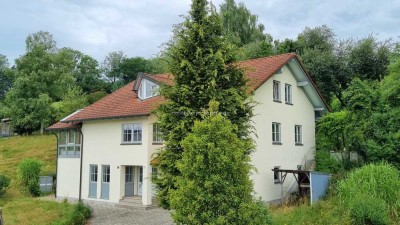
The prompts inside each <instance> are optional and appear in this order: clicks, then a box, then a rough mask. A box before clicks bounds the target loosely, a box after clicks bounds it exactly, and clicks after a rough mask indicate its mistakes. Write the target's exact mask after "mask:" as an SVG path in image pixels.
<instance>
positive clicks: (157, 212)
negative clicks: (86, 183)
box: [88, 204, 174, 225]
mask: <svg viewBox="0 0 400 225" xmlns="http://www.w3.org/2000/svg"><path fill="white" fill-rule="evenodd" d="M89 206H90V207H91V208H92V209H93V217H92V219H91V220H90V221H89V223H88V224H90V225H126V224H132V225H172V224H174V223H173V222H172V219H171V216H170V214H169V212H168V211H166V210H163V209H160V208H153V209H148V210H144V209H126V208H120V207H115V206H112V205H106V204H89Z"/></svg>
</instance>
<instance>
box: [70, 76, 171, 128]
mask: <svg viewBox="0 0 400 225" xmlns="http://www.w3.org/2000/svg"><path fill="white" fill-rule="evenodd" d="M133 85H134V81H133V82H131V83H129V84H127V85H125V86H124V87H122V88H120V89H118V90H116V91H115V92H113V93H112V94H110V95H107V96H106V97H104V98H102V99H100V100H99V101H97V102H95V103H93V104H92V105H90V106H87V107H86V108H84V109H83V110H82V111H80V112H78V113H76V114H75V115H72V116H70V117H68V118H67V119H65V122H73V121H84V120H94V119H112V118H123V117H133V116H144V115H149V114H150V113H151V111H152V110H154V109H155V108H156V107H157V106H158V104H159V103H161V102H163V101H164V98H163V97H160V96H156V97H152V98H149V99H146V100H144V101H142V100H140V99H139V98H138V97H137V94H136V93H135V92H134V91H132V88H133Z"/></svg>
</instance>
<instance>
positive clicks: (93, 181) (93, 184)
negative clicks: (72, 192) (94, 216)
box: [89, 165, 98, 198]
mask: <svg viewBox="0 0 400 225" xmlns="http://www.w3.org/2000/svg"><path fill="white" fill-rule="evenodd" d="M97 172H98V167H97V165H90V177H89V198H96V197H97Z"/></svg>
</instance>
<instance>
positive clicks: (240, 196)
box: [171, 102, 269, 224]
mask: <svg viewBox="0 0 400 225" xmlns="http://www.w3.org/2000/svg"><path fill="white" fill-rule="evenodd" d="M210 107H211V108H210V110H208V111H205V112H204V119H203V120H202V121H196V122H195V124H194V126H193V129H192V133H190V134H189V135H188V136H187V137H186V138H185V139H184V140H183V141H182V147H183V150H184V151H183V153H182V159H181V160H180V161H179V163H178V164H177V167H178V170H179V171H180V172H181V176H179V177H178V178H177V189H176V190H174V191H173V192H172V193H171V208H173V209H174V212H173V214H172V215H173V218H174V220H175V222H176V223H177V224H267V223H268V221H269V218H268V214H267V210H266V206H264V205H263V204H259V203H256V202H254V201H253V196H252V191H253V184H252V182H251V181H250V178H249V176H250V170H251V165H250V156H249V155H248V154H246V152H247V151H248V149H252V148H253V147H254V146H252V145H251V142H249V141H246V140H242V139H239V138H238V136H237V135H236V133H238V131H237V130H236V129H237V127H236V126H234V125H233V124H232V123H231V122H230V121H229V120H228V119H226V118H225V117H224V116H223V115H222V114H221V113H218V111H216V110H218V108H217V107H218V104H217V102H212V103H211V105H210Z"/></svg>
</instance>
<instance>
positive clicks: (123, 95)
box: [48, 53, 304, 129]
mask: <svg viewBox="0 0 400 225" xmlns="http://www.w3.org/2000/svg"><path fill="white" fill-rule="evenodd" d="M292 58H297V56H296V55H295V54H294V53H288V54H282V55H277V56H271V57H265V58H258V59H251V60H246V61H241V62H238V66H239V67H241V68H243V69H244V70H245V73H246V75H247V77H248V78H249V86H250V87H251V90H252V91H254V90H256V89H257V88H259V87H260V86H261V85H262V84H263V83H264V82H266V81H267V80H268V79H269V78H270V77H271V76H272V75H274V74H275V73H276V72H277V71H278V70H279V69H280V68H281V67H282V66H284V65H285V64H286V63H288V62H289V60H291V59H292ZM297 59H298V58H297ZM298 60H299V59H298ZM299 62H301V61H300V60H299ZM303 68H304V67H303ZM145 75H146V76H148V77H150V78H151V79H154V80H156V81H158V82H161V83H165V84H167V85H172V84H173V75H171V74H157V75H149V74H145ZM133 86H134V82H131V83H129V84H127V85H125V86H124V87H122V88H120V89H118V90H117V91H115V92H114V93H112V94H110V95H108V96H106V97H104V98H103V99H100V100H99V101H97V102H95V103H93V104H92V105H90V106H87V107H86V108H84V109H83V110H81V111H80V112H77V113H75V114H73V115H71V116H69V117H68V118H66V119H64V120H63V121H62V122H63V123H68V122H80V121H85V120H98V119H112V118H124V117H134V116H146V115H149V114H150V113H151V112H152V111H153V110H154V109H155V108H156V107H157V106H158V105H159V104H160V103H162V102H163V101H164V100H165V99H164V98H163V97H160V96H157V97H153V98H150V99H146V100H144V101H142V100H140V99H139V98H138V97H137V94H136V93H135V92H134V91H133ZM58 127H62V126H61V125H60V122H58V123H56V124H54V125H53V126H51V127H49V128H48V129H56V128H58ZM62 128H64V127H62Z"/></svg>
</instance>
